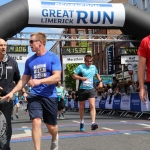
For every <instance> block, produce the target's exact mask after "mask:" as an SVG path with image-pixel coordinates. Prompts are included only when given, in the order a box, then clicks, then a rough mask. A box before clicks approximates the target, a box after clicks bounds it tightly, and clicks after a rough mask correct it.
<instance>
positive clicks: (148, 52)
mask: <svg viewBox="0 0 150 150" xmlns="http://www.w3.org/2000/svg"><path fill="white" fill-rule="evenodd" d="M138 55H139V56H142V57H144V58H146V61H147V62H146V63H147V79H146V81H147V82H150V35H149V36H147V37H145V38H143V39H142V41H141V43H140V46H139V48H138Z"/></svg>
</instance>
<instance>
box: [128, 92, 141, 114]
mask: <svg viewBox="0 0 150 150" xmlns="http://www.w3.org/2000/svg"><path fill="white" fill-rule="evenodd" d="M130 103H131V104H130V106H131V109H130V110H131V111H137V112H140V111H141V100H140V97H139V93H136V94H135V93H134V94H132V93H131V99H130Z"/></svg>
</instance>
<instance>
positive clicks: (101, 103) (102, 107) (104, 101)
mask: <svg viewBox="0 0 150 150" xmlns="http://www.w3.org/2000/svg"><path fill="white" fill-rule="evenodd" d="M105 103H106V100H101V101H100V102H99V108H100V109H105Z"/></svg>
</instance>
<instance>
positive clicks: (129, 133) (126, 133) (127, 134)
mask: <svg viewBox="0 0 150 150" xmlns="http://www.w3.org/2000/svg"><path fill="white" fill-rule="evenodd" d="M123 134H125V135H131V133H123Z"/></svg>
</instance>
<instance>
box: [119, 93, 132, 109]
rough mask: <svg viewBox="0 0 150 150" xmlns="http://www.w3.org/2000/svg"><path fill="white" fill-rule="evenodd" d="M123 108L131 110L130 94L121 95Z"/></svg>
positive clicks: (121, 106)
mask: <svg viewBox="0 0 150 150" xmlns="http://www.w3.org/2000/svg"><path fill="white" fill-rule="evenodd" d="M120 109H121V110H130V95H126V94H125V95H124V96H121V105H120Z"/></svg>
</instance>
